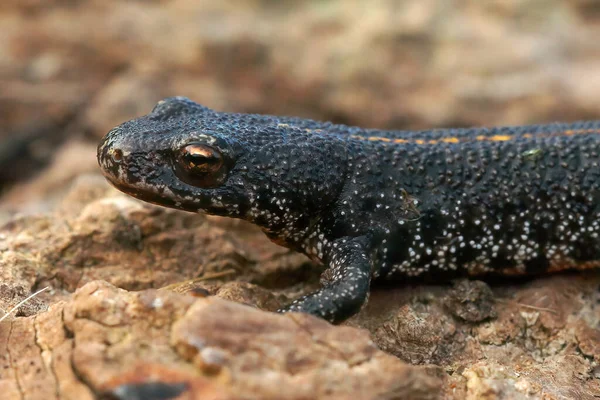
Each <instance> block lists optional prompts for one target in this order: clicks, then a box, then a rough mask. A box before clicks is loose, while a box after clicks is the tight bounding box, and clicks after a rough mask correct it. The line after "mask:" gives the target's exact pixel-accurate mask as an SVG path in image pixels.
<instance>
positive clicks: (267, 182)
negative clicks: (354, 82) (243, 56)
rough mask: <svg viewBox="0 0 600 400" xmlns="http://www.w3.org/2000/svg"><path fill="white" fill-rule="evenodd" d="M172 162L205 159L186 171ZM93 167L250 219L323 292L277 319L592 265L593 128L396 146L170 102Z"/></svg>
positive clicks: (596, 242) (168, 200)
mask: <svg viewBox="0 0 600 400" xmlns="http://www.w3.org/2000/svg"><path fill="white" fill-rule="evenodd" d="M190 144H191V145H192V146H191V147H186V146H189V145H190ZM181 149H186V150H184V151H183V153H185V154H188V153H187V152H188V150H189V149H192V151H193V152H196V151H197V150H198V149H200V152H201V153H202V154H205V153H206V152H207V151H208V153H210V154H217V156H215V157H217V158H215V157H213V156H212V155H210V157H213V158H212V159H211V160H212V161H211V162H213V164H207V163H206V162H205V161H202V162H200V163H199V164H198V163H196V161H194V163H193V165H194V166H196V167H199V168H200V172H199V173H196V172H198V170H197V169H196V170H194V171H195V172H193V173H190V172H189V171H187V170H185V168H186V166H187V165H188V164H186V163H187V161H186V162H182V158H181V154H183V153H182V150H181ZM206 149H208V150H206ZM208 153H207V154H208ZM194 154H195V153H194ZM201 157H204V156H203V155H202V156H201ZM186 160H188V159H186ZM194 160H196V159H194ZM202 160H204V159H202ZM215 160H217V161H215ZM98 162H99V164H100V166H101V169H102V171H103V173H104V175H105V176H106V178H107V179H108V180H109V181H110V182H111V183H112V184H114V185H115V186H116V187H117V188H118V189H120V190H122V191H124V192H125V193H128V194H130V195H132V196H135V197H138V198H140V199H143V200H146V201H149V202H152V203H155V204H159V205H163V206H167V207H172V208H177V209H181V210H186V211H191V212H206V213H210V214H216V215H223V216H228V217H234V218H241V219H245V220H248V221H250V222H253V223H255V224H257V225H259V226H260V227H261V228H262V229H263V230H264V232H265V233H266V234H267V235H268V236H269V238H271V240H273V241H275V242H276V243H278V244H281V245H284V246H287V247H290V248H292V249H295V250H297V251H300V252H303V253H305V254H307V255H309V256H310V257H311V258H313V259H315V260H319V261H321V262H323V263H324V264H325V265H326V266H327V268H328V269H327V271H326V272H325V274H324V276H323V285H322V288H321V289H319V290H317V291H316V292H314V293H311V294H308V295H306V296H304V297H302V298H300V299H298V300H296V301H294V302H293V303H292V304H290V305H289V306H287V307H285V308H284V309H282V310H280V311H282V312H285V311H301V312H307V313H310V314H314V315H318V316H321V317H323V318H325V319H327V320H329V321H332V322H340V321H343V320H344V319H346V318H348V317H350V316H352V315H353V314H355V313H356V312H357V311H358V310H359V309H360V307H361V306H362V305H363V304H364V303H365V301H366V299H367V297H368V292H369V286H370V283H371V280H376V279H398V278H400V279H402V278H407V277H425V278H430V279H433V280H441V279H446V278H448V277H452V276H456V275H457V274H465V273H466V274H469V275H477V274H485V273H498V274H504V275H515V274H527V273H541V272H551V271H557V270H563V269H570V268H591V267H597V266H600V261H599V260H600V238H599V234H600V166H599V165H600V122H598V121H596V122H579V123H574V124H549V125H537V126H524V127H506V128H492V129H484V128H473V129H448V130H433V131H420V132H409V131H395V132H394V131H377V130H368V129H362V128H357V127H348V126H344V125H335V124H331V123H322V122H316V121H311V120H306V119H300V118H288V117H275V116H266V115H250V114H229V113H220V112H215V111H212V110H210V109H208V108H206V107H203V106H201V105H199V104H196V103H194V102H192V101H191V100H188V99H186V98H182V97H175V98H169V99H166V100H163V101H161V102H159V103H158V105H157V106H156V107H155V108H154V110H152V112H151V113H150V114H148V115H146V116H143V117H141V118H138V119H134V120H132V121H129V122H126V123H124V124H122V125H120V126H118V127H116V128H114V129H113V130H111V131H110V132H109V133H108V134H107V135H106V137H105V138H104V140H103V141H102V143H101V144H100V145H99V147H98ZM182 163H183V164H182ZM182 165H183V167H182ZM190 165H191V164H190ZM211 165H212V166H211ZM202 168H205V169H202ZM206 168H209V169H211V168H212V169H211V170H210V171H208V170H206ZM186 171H187V172H186Z"/></svg>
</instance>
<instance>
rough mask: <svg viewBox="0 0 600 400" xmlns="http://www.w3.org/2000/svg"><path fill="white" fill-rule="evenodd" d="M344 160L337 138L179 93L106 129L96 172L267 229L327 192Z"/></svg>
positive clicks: (169, 202) (146, 194) (131, 189)
mask: <svg viewBox="0 0 600 400" xmlns="http://www.w3.org/2000/svg"><path fill="white" fill-rule="evenodd" d="M344 160H345V145H344V142H343V141H342V140H340V139H336V138H325V137H323V136H320V135H314V134H310V133H308V132H306V131H305V130H304V129H299V128H294V127H292V126H289V125H288V124H282V123H281V120H280V119H279V118H277V117H270V116H262V115H251V114H228V113H219V112H215V111H212V110H210V109H208V108H206V107H203V106H201V105H199V104H196V103H194V102H192V101H191V100H188V99H186V98H182V97H174V98H169V99H165V100H163V101H161V102H159V103H158V104H157V105H156V106H155V107H154V109H153V110H152V112H151V113H150V114H148V115H146V116H143V117H140V118H137V119H134V120H131V121H128V122H125V123H123V124H121V125H119V126H118V127H116V128H114V129H112V130H111V131H110V132H109V133H108V134H107V135H106V136H105V137H104V139H103V141H102V142H101V143H100V145H99V146H98V163H99V165H100V168H101V170H102V173H103V174H104V176H105V177H106V178H107V179H108V181H109V182H110V183H112V184H113V185H114V186H115V187H117V188H118V189H119V190H121V191H123V192H125V193H127V194H129V195H131V196H134V197H136V198H139V199H142V200H145V201H148V202H150V203H154V204H159V205H162V206H167V207H172V208H177V209H181V210H186V211H192V212H198V211H204V212H207V213H209V214H216V215H225V216H230V217H237V218H242V219H246V220H250V221H252V222H255V223H257V224H259V225H261V226H263V228H267V229H268V230H269V231H277V230H278V228H282V227H283V225H284V224H286V223H289V222H290V221H291V220H298V219H301V217H302V215H303V214H313V215H314V212H318V211H319V210H321V209H322V208H323V207H326V206H328V205H329V204H330V203H331V202H332V201H333V200H335V199H336V198H337V195H338V193H339V192H340V191H341V188H342V181H343V179H342V176H343V175H342V174H343V173H344V172H345V162H344Z"/></svg>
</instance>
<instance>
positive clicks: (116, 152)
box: [110, 149, 123, 164]
mask: <svg viewBox="0 0 600 400" xmlns="http://www.w3.org/2000/svg"><path fill="white" fill-rule="evenodd" d="M110 157H111V158H112V159H113V161H114V162H115V163H117V164H118V163H120V162H121V161H122V160H123V150H121V149H113V150H111V151H110Z"/></svg>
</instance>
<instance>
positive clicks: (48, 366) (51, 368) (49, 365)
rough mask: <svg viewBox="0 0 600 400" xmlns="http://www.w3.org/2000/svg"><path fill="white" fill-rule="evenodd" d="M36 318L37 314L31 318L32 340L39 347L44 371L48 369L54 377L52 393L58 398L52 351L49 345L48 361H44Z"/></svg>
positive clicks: (58, 387) (58, 392)
mask: <svg viewBox="0 0 600 400" xmlns="http://www.w3.org/2000/svg"><path fill="white" fill-rule="evenodd" d="M37 321H38V318H37V315H36V316H35V317H34V318H33V333H34V342H35V345H36V346H37V347H38V349H40V357H41V359H42V362H43V363H44V367H45V369H46V371H48V372H49V373H50V374H51V375H52V377H53V378H54V394H55V395H56V398H57V399H60V385H59V384H58V376H57V375H56V371H55V370H54V365H53V364H54V354H53V352H52V349H51V348H50V347H48V354H49V356H50V361H49V362H48V363H46V360H45V359H44V347H43V345H42V343H40V340H39V325H38V323H37Z"/></svg>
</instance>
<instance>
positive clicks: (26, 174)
mask: <svg viewBox="0 0 600 400" xmlns="http://www.w3.org/2000/svg"><path fill="white" fill-rule="evenodd" d="M0 27H1V32H2V33H1V34H0V187H1V188H2V189H3V191H4V192H5V193H6V194H5V196H4V205H7V204H8V205H9V206H11V205H12V207H13V208H20V207H22V206H23V204H24V203H30V202H31V201H33V200H35V199H36V198H43V199H46V200H47V199H49V198H51V197H52V196H51V194H52V192H53V190H55V189H56V188H58V187H59V186H60V185H62V184H64V183H67V182H69V181H70V180H71V179H72V178H73V177H74V176H76V175H78V174H79V173H83V172H94V171H95V169H96V165H95V159H94V158H95V154H94V145H95V143H96V142H97V141H98V139H99V138H100V137H101V136H102V135H104V133H106V132H107V131H108V130H109V129H110V128H111V127H113V126H115V125H116V124H118V123H120V122H122V121H124V120H126V119H129V118H132V117H134V116H136V115H140V114H144V113H147V112H148V111H149V110H150V109H151V107H152V106H153V105H154V104H155V103H156V102H157V101H158V100H159V99H161V98H163V97H167V96H173V95H184V96H188V97H190V98H192V99H194V100H196V101H198V102H200V103H202V104H205V105H207V106H209V107H211V108H214V109H218V110H226V111H239V112H259V113H271V114H287V115H298V116H305V117H311V118H316V119H326V120H333V121H336V122H341V123H346V124H357V125H362V126H366V127H381V128H398V129H404V128H431V127H444V126H466V125H497V124H520V123H537V122H545V121H554V120H566V121H568V120H576V119H585V118H599V117H600V107H599V105H600V2H599V1H596V0H570V1H567V0H562V1H561V0H486V1H481V0H455V1H447V0H402V1H393V0H370V1H360V0H329V1H327V0H303V1H277V0H262V1H261V0H237V1H208V0H153V1H125V0H88V1H85V0H3V1H2V2H1V3H0ZM50 163H53V165H54V167H53V168H52V169H51V170H45V168H46V166H47V165H48V164H50ZM49 171H50V172H49ZM27 179H37V184H36V186H35V187H36V189H35V190H33V189H31V188H30V187H29V189H28V186H27V185H25V186H23V185H22V184H21V183H22V182H24V181H25V180H27ZM17 183H19V185H18V186H16V187H15V186H14V185H15V184H17ZM11 188H12V191H11V190H10V189H11Z"/></svg>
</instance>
